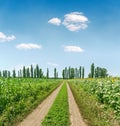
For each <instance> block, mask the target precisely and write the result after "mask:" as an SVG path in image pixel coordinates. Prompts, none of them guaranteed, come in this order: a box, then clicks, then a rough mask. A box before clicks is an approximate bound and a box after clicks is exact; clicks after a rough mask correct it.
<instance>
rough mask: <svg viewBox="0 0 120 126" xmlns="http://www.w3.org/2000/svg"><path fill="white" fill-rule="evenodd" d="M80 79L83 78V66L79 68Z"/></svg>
mask: <svg viewBox="0 0 120 126" xmlns="http://www.w3.org/2000/svg"><path fill="white" fill-rule="evenodd" d="M79 77H80V78H81V77H82V69H81V66H80V68H79Z"/></svg>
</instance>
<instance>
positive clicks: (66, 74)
mask: <svg viewBox="0 0 120 126" xmlns="http://www.w3.org/2000/svg"><path fill="white" fill-rule="evenodd" d="M53 72H54V74H53V78H54V79H57V78H59V76H58V71H57V69H56V68H54V71H53ZM107 76H108V73H107V69H106V68H101V67H95V65H94V63H92V64H91V68H90V73H89V74H88V77H89V78H105V77H107ZM0 77H5V78H9V77H13V78H16V77H21V78H47V79H48V78H50V77H49V69H48V68H47V71H46V73H45V74H44V73H43V70H42V68H40V67H39V65H38V64H37V65H36V66H35V67H33V65H31V66H30V67H25V66H23V68H22V69H20V70H19V71H16V70H15V69H14V70H13V71H12V72H10V71H8V70H3V71H0ZM84 77H85V68H84V67H83V66H80V67H79V68H73V67H65V68H64V69H63V70H62V78H63V79H73V78H84Z"/></svg>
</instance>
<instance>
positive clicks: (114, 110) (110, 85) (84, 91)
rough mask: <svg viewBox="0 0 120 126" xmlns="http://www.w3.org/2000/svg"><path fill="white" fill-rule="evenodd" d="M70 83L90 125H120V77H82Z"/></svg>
mask: <svg viewBox="0 0 120 126" xmlns="http://www.w3.org/2000/svg"><path fill="white" fill-rule="evenodd" d="M70 83H71V84H70V86H71V88H72V91H73V94H74V96H75V98H76V101H77V103H78V104H79V107H80V109H81V111H82V114H83V116H84V117H85V118H87V119H88V122H89V123H90V125H96V124H97V126H101V125H106V126H110V125H112V126H113V125H116V126H118V125H120V80H119V79H112V78H107V79H82V80H74V81H72V82H70Z"/></svg>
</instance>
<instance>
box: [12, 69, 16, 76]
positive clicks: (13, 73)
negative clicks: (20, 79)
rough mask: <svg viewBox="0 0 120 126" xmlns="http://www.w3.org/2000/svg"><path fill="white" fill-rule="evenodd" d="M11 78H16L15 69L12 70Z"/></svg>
mask: <svg viewBox="0 0 120 126" xmlns="http://www.w3.org/2000/svg"><path fill="white" fill-rule="evenodd" d="M12 76H13V78H15V77H16V72H15V69H14V70H13V75H12Z"/></svg>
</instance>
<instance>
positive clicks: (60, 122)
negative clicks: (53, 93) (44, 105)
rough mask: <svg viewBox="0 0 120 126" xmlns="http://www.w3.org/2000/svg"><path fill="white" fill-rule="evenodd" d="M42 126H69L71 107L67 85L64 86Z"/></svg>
mask: <svg viewBox="0 0 120 126" xmlns="http://www.w3.org/2000/svg"><path fill="white" fill-rule="evenodd" d="M42 126H69V105H68V94H67V87H66V84H63V86H62V88H61V90H60V92H59V93H58V95H57V97H56V99H55V101H54V103H53V105H52V107H51V109H50V111H49V113H48V115H47V116H46V117H45V119H44V121H43V122H42Z"/></svg>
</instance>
